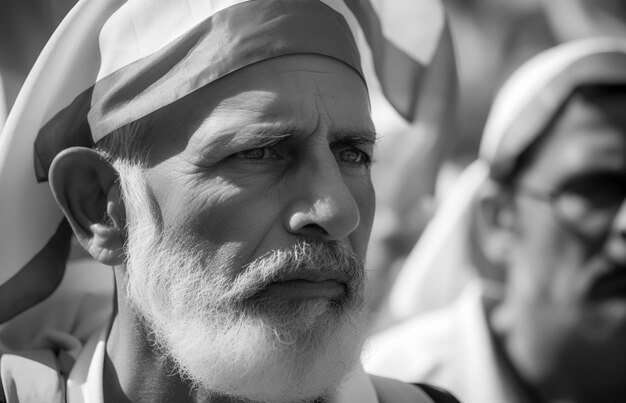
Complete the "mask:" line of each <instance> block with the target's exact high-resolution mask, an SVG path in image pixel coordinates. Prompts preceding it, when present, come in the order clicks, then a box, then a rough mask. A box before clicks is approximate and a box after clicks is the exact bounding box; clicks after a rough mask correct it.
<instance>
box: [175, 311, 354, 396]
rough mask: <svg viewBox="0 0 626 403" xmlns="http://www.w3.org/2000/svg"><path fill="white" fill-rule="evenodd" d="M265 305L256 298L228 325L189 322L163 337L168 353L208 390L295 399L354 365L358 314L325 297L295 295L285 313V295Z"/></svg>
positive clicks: (322, 388) (334, 382)
mask: <svg viewBox="0 0 626 403" xmlns="http://www.w3.org/2000/svg"><path fill="white" fill-rule="evenodd" d="M270 302H271V303H270ZM270 302H268V301H263V303H262V304H261V305H258V304H259V303H260V302H257V305H252V307H249V309H248V310H247V313H246V315H245V316H246V317H245V318H242V317H241V316H239V320H236V321H232V322H230V324H229V325H227V326H221V327H216V326H213V325H212V324H205V325H200V326H198V323H199V321H198V320H197V319H190V320H187V321H186V324H183V325H179V326H177V328H176V330H172V332H170V333H169V334H168V335H164V336H165V337H166V338H167V339H168V340H167V342H166V343H165V345H166V346H167V350H168V355H170V356H171V357H172V358H173V359H174V361H175V362H177V364H178V367H179V369H180V372H181V373H182V374H183V375H184V376H185V377H186V378H188V379H189V380H191V381H192V382H193V383H195V384H196V385H197V386H198V387H199V388H200V389H202V390H206V391H208V392H209V393H216V394H219V395H229V396H238V397H242V398H246V399H249V400H253V401H268V402H282V401H285V402H297V401H307V400H311V399H314V398H316V397H319V396H323V395H326V394H328V393H329V392H331V391H333V390H334V389H335V388H336V387H337V386H338V384H339V382H340V381H341V379H342V378H343V377H344V375H345V374H346V373H348V372H349V371H350V370H351V369H352V368H353V367H354V366H355V365H356V364H357V363H358V358H359V353H360V350H361V347H362V344H363V333H364V332H363V324H364V318H363V317H362V316H363V315H362V314H361V313H360V312H345V311H343V310H340V311H341V313H340V312H339V311H338V308H337V306H336V305H334V304H333V303H332V302H331V301H329V300H327V299H302V300H298V301H297V303H296V304H295V306H293V305H292V306H291V309H290V315H289V314H288V310H287V309H285V310H282V308H283V307H286V300H284V299H280V300H278V301H273V300H272V301H270ZM292 302H293V301H292ZM268 304H269V305H268ZM270 306H271V307H272V308H274V309H273V315H269V314H268V312H269V311H268V309H269V307H270ZM279 308H280V309H279ZM253 313H254V314H253ZM220 323H225V322H224V321H220Z"/></svg>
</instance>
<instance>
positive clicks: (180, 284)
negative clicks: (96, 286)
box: [123, 172, 365, 402]
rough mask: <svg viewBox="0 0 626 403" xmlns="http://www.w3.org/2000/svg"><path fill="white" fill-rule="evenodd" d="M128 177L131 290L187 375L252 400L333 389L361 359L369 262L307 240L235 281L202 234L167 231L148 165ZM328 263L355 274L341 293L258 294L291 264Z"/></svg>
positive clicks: (310, 395) (203, 386) (306, 396)
mask: <svg viewBox="0 0 626 403" xmlns="http://www.w3.org/2000/svg"><path fill="white" fill-rule="evenodd" d="M124 176H126V177H125V178H124V183H123V186H124V191H125V197H126V206H127V208H128V209H129V212H128V214H129V220H128V221H129V227H128V242H127V256H128V260H127V272H128V290H127V292H128V296H129V299H130V300H131V302H132V303H133V305H134V306H135V308H136V310H137V311H138V312H139V314H140V315H141V316H142V317H143V319H144V321H145V322H146V324H147V326H148V327H149V328H150V329H151V331H152V332H153V334H152V336H153V340H154V342H155V344H156V347H157V348H158V349H160V351H161V352H162V353H164V354H165V355H166V356H167V357H168V358H170V359H171V360H172V361H173V362H174V363H175V365H176V368H177V370H178V371H179V373H180V375H181V376H182V377H184V378H186V379H188V380H190V381H191V382H192V383H193V384H194V386H195V387H197V388H198V389H199V390H201V391H203V393H208V394H213V395H226V396H233V397H238V398H244V399H249V400H253V401H266V402H299V401H306V400H311V399H315V398H320V397H321V398H323V397H325V396H327V395H329V394H330V393H332V392H333V391H334V389H336V387H337V386H338V384H339V383H340V382H341V380H342V378H343V377H344V376H345V375H346V374H347V373H348V372H349V371H350V370H352V368H354V366H355V365H356V364H357V363H358V360H359V354H360V351H361V348H362V345H363V342H364V336H365V335H364V333H365V332H364V324H365V318H364V309H363V295H362V294H363V278H364V271H363V265H362V263H361V262H360V260H358V258H356V257H355V256H354V255H353V254H352V253H351V252H349V251H347V250H345V249H343V248H342V247H341V246H339V245H338V244H336V243H334V244H316V243H299V244H297V245H294V246H293V248H291V249H290V250H286V251H285V250H283V251H272V252H270V253H268V254H267V255H265V256H262V257H261V258H258V259H256V260H255V261H253V262H251V263H249V264H248V265H246V266H245V267H244V268H241V270H240V273H239V274H238V275H237V277H236V278H235V279H234V280H231V279H228V278H226V277H225V276H224V274H223V272H224V270H223V269H222V268H220V267H212V265H211V262H210V258H209V257H208V256H207V255H206V252H203V251H202V250H201V248H198V247H197V246H198V242H197V241H196V240H194V239H191V237H190V236H189V235H184V234H182V232H183V231H175V230H172V229H169V230H168V229H165V230H161V229H160V228H159V226H158V225H157V220H156V219H155V214H153V213H152V210H153V209H151V206H152V203H151V201H150V199H149V192H148V190H147V185H146V184H145V181H144V180H143V178H142V177H141V173H140V172H135V173H134V174H132V175H130V176H128V175H124ZM194 246H195V247H194ZM213 266H215V265H213ZM325 267H326V268H329V267H331V268H333V270H344V271H345V272H346V274H347V275H348V278H350V283H349V284H348V287H347V290H346V293H345V295H343V296H342V297H340V298H338V299H337V300H329V299H326V298H315V299H303V300H293V299H292V300H287V299H281V298H277V297H269V298H260V297H259V292H260V291H262V290H263V288H264V287H265V286H266V285H267V284H269V283H270V282H271V281H273V280H276V279H279V278H280V277H282V276H284V275H285V274H286V273H287V272H288V271H290V270H295V269H296V268H299V270H302V269H304V268H306V269H307V270H323V269H324V268H325Z"/></svg>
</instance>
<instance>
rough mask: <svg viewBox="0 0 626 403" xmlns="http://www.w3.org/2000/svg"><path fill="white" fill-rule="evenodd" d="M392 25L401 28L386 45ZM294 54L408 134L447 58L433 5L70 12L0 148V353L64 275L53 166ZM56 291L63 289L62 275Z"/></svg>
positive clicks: (300, 0)
mask: <svg viewBox="0 0 626 403" xmlns="http://www.w3.org/2000/svg"><path fill="white" fill-rule="evenodd" d="M402 21H407V22H408V21H410V25H405V26H404V27H403V29H402V35H401V36H400V35H398V25H399V24H402ZM407 26H408V27H409V29H408V30H407V28H406V27H407ZM407 31H408V32H407ZM294 53H314V54H320V55H324V56H328V57H332V58H335V59H337V60H340V61H342V62H344V63H346V64H347V65H348V66H350V67H352V68H353V69H354V70H355V71H357V72H358V73H359V74H360V75H361V77H362V78H363V79H364V80H365V81H366V83H367V84H368V88H369V91H370V95H372V96H374V95H375V94H376V93H378V92H379V91H380V92H381V93H382V94H384V96H385V97H384V99H385V101H386V103H387V108H392V109H393V110H395V114H396V119H399V120H403V121H406V122H408V124H418V123H419V120H420V118H422V117H423V116H422V112H421V111H422V109H421V108H418V104H420V102H419V101H420V99H419V93H420V91H419V89H420V87H421V86H422V84H423V82H424V77H425V76H427V74H425V73H427V72H428V71H429V70H428V68H429V66H430V64H431V62H432V60H433V58H434V57H435V56H436V55H438V54H442V53H444V54H447V55H448V60H449V59H450V57H449V56H450V54H452V46H451V43H450V34H449V30H448V26H447V21H446V17H445V14H444V12H443V8H442V7H441V4H440V3H439V1H438V0H421V1H419V2H405V1H386V2H382V1H371V2H370V1H369V0H248V1H246V0H186V1H181V0H80V1H79V2H78V3H77V4H76V6H75V7H74V8H73V9H72V10H71V11H70V13H69V14H68V15H67V17H66V18H65V19H64V20H63V22H62V23H61V24H60V25H59V27H58V29H57V30H56V32H55V33H54V34H53V35H52V37H51V39H50V41H49V42H48V44H47V45H46V47H45V48H44V50H43V51H42V53H41V55H40V57H39V59H38V60H37V62H36V63H35V66H34V67H33V70H32V71H31V73H30V75H29V76H28V78H27V80H26V82H25V83H24V86H23V88H22V91H21V92H20V94H19V95H18V97H17V99H16V102H15V104H14V106H13V108H12V111H11V113H10V115H9V117H8V119H7V121H6V124H5V127H4V130H3V131H2V133H1V134H0V189H2V193H1V196H0V323H4V324H3V325H0V350H2V335H3V332H6V331H7V326H9V327H10V324H11V320H12V319H19V316H20V315H22V312H24V311H26V310H29V309H32V308H33V307H34V306H35V305H37V306H41V305H42V304H45V303H46V301H47V298H48V296H49V295H50V293H51V292H53V291H54V290H55V289H56V288H57V287H58V285H59V282H60V281H61V279H62V278H63V276H64V273H66V271H65V265H66V260H67V254H68V247H69V240H70V236H71V231H70V229H69V226H68V225H67V223H66V221H65V220H64V218H63V214H62V212H61V210H60V209H59V207H58V206H57V205H56V202H55V200H54V198H53V196H52V194H51V191H50V188H49V186H48V184H47V183H45V181H46V180H47V172H48V168H49V166H50V164H51V162H52V160H53V159H54V157H55V156H56V155H57V154H58V153H59V152H60V151H62V150H63V149H66V148H69V147H71V146H87V147H90V146H93V145H94V143H95V142H97V141H98V140H100V139H101V138H103V137H104V136H106V135H108V134H110V133H111V132H113V131H115V130H117V129H119V128H121V127H122V126H124V125H126V124H128V123H130V122H133V121H136V120H137V119H141V118H142V117H145V116H147V115H149V114H150V113H152V112H155V111H157V110H158V109H159V108H162V107H164V106H166V105H168V104H171V103H173V102H176V101H177V100H179V99H181V98H182V97H184V96H186V95H188V94H190V93H191V92H193V91H195V90H197V89H198V88H201V87H203V86H205V85H207V84H210V83H211V82H212V81H215V80H217V79H219V78H220V77H223V76H224V75H227V74H229V73H230V72H233V71H235V70H237V69H239V68H242V67H245V66H246V65H249V64H252V63H255V62H257V61H261V60H264V59H268V58H272V57H278V56H281V55H286V54H294ZM442 68H443V69H445V68H446V67H445V66H443V67H441V66H438V67H436V69H440V70H441V69H442ZM448 71H450V73H451V74H450V75H447V76H445V77H444V79H443V80H441V81H442V82H443V83H444V84H443V85H444V87H442V90H444V91H446V93H448V89H449V88H450V86H454V85H453V83H455V82H456V76H454V68H453V67H452V68H451V69H448ZM451 83H452V84H451ZM450 94H452V92H450ZM372 104H374V103H372ZM377 104H378V102H377ZM389 105H390V106H389ZM441 113H443V111H441ZM373 114H374V115H376V112H375V111H373ZM438 116H440V115H438ZM431 118H432V117H431ZM441 119H443V118H441ZM79 275H80V272H74V271H73V272H72V276H79ZM82 275H83V276H86V277H87V278H89V276H90V273H89V271H88V270H85V271H84V274H82ZM63 281H64V282H65V281H68V282H72V281H73V280H72V277H68V276H67V275H66V276H65V278H63ZM106 289H107V290H111V287H110V285H108V283H107V286H106ZM109 292H110V291H109ZM39 309H40V308H39ZM50 309H51V310H52V311H55V312H57V313H58V312H59V308H57V307H56V306H55V307H51V308H50ZM13 322H15V321H13ZM34 325H35V324H34V323H33V326H34ZM20 343H21V344H20V345H19V346H14V347H15V348H18V347H20V348H24V347H32V345H33V344H37V343H36V342H34V341H33V340H31V339H29V338H26V339H23V340H22V341H21V342H20Z"/></svg>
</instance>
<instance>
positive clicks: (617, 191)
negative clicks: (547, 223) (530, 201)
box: [516, 173, 626, 237]
mask: <svg viewBox="0 0 626 403" xmlns="http://www.w3.org/2000/svg"><path fill="white" fill-rule="evenodd" d="M516 190H517V191H519V192H520V193H522V194H525V195H527V196H530V197H532V198H534V199H538V200H543V201H546V202H548V203H550V206H551V208H552V211H553V214H554V216H555V217H556V219H557V220H558V221H559V222H560V223H561V224H562V225H563V226H564V227H566V228H567V229H569V230H571V231H573V232H575V233H577V234H579V235H583V236H585V237H595V236H599V235H603V234H606V233H607V232H608V231H609V228H610V227H611V225H612V224H613V220H614V218H615V215H616V214H617V212H618V211H619V209H620V207H621V206H622V204H623V203H624V200H625V199H626V175H623V174H618V173H596V174H589V175H585V176H580V177H577V178H574V179H572V180H569V181H567V182H565V183H564V184H563V185H561V186H560V187H558V188H557V189H556V190H554V191H543V190H539V189H534V188H532V187H530V186H528V185H524V184H522V183H518V184H517V186H516Z"/></svg>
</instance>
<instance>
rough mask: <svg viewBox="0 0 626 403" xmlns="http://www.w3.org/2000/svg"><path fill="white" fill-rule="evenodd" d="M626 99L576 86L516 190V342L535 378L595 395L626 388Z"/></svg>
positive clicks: (512, 275)
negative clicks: (580, 92) (585, 92)
mask: <svg viewBox="0 0 626 403" xmlns="http://www.w3.org/2000/svg"><path fill="white" fill-rule="evenodd" d="M625 106H626V95H623V94H622V95H616V94H613V95H610V96H607V95H606V94H605V95H604V96H600V95H596V96H593V97H591V98H583V97H580V96H575V97H574V98H573V99H572V100H571V101H570V103H569V104H568V105H567V106H566V109H565V110H564V112H563V114H562V115H561V117H560V118H559V119H558V121H557V122H556V123H555V126H553V128H552V129H551V131H550V133H548V134H547V135H548V137H547V138H546V139H545V142H544V143H542V144H541V145H540V146H539V149H538V150H537V154H536V156H535V157H534V159H533V160H532V161H531V162H530V165H529V167H528V168H527V169H525V170H524V171H523V172H522V173H521V174H520V177H519V178H518V179H517V184H518V185H517V190H515V191H514V195H513V200H512V203H513V206H514V207H512V209H513V210H512V211H513V213H512V214H513V215H514V220H513V222H514V224H513V226H512V240H513V242H511V245H513V246H512V250H511V254H510V255H509V257H508V262H507V263H508V271H507V276H508V280H507V281H508V282H507V293H506V299H505V306H506V307H507V309H506V312H507V315H509V316H508V319H506V320H507V321H508V322H509V323H510V324H509V325H508V326H509V327H510V328H512V329H514V330H513V331H512V334H511V337H510V338H509V340H507V343H508V346H509V348H510V349H511V350H512V351H513V353H512V354H513V358H514V361H515V363H516V365H518V367H519V368H520V369H521V371H522V373H523V374H524V375H525V376H526V377H527V378H530V380H531V381H533V382H535V383H536V384H540V385H541V386H542V387H543V386H545V384H548V383H550V384H551V385H554V384H555V383H556V384H557V386H556V387H555V389H559V391H558V392H556V391H554V390H551V391H550V392H554V393H557V394H558V393H572V394H579V395H583V396H585V395H586V396H587V397H589V396H594V399H592V401H617V400H615V399H616V396H615V393H616V391H619V392H618V393H619V396H621V397H624V396H626V389H625V386H624V385H625V384H624V381H623V376H624V373H626V207H624V205H623V204H622V203H621V202H623V197H624V196H625V195H626V190H625V189H624V186H626V114H625V113H624V107H625ZM524 189H533V190H535V191H536V190H538V191H539V192H543V193H544V194H548V193H551V192H552V193H554V195H555V196H553V203H554V204H553V205H552V207H551V204H550V202H549V201H547V200H541V199H540V198H537V197H533V196H530V195H529V194H528V192H527V191H525V190H524ZM559 195H560V196H559ZM555 197H556V198H555ZM558 198H560V199H558ZM557 199H558V200H559V201H557ZM615 200H617V203H612V205H614V206H615V207H614V208H610V207H607V206H609V204H611V201H615ZM557 203H560V206H558V207H557V206H556V204H557ZM559 209H560V213H559V211H557V210H559ZM567 217H570V218H571V217H578V219H575V220H571V219H570V220H569V222H568V219H567ZM504 316H505V317H506V315H504ZM543 383H545V384H543ZM542 384H543V385H542ZM564 391H565V392H564ZM599 391H605V392H606V393H607V395H605V396H603V395H602V394H601V393H600V392H599ZM611 393H612V395H611ZM607 399H608V400H607Z"/></svg>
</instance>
